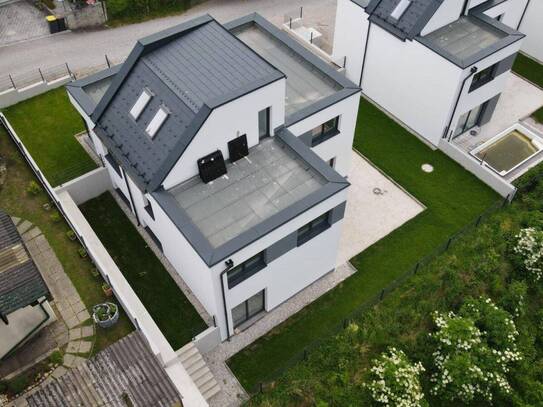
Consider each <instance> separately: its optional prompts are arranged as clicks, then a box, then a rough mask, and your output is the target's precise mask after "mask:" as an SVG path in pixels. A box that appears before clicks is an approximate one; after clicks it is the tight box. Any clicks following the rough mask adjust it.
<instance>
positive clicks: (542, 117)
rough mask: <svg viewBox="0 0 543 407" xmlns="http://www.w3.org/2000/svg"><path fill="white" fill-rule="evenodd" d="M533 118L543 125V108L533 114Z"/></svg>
mask: <svg viewBox="0 0 543 407" xmlns="http://www.w3.org/2000/svg"><path fill="white" fill-rule="evenodd" d="M532 116H533V118H534V119H536V120H537V121H538V122H539V123H541V124H543V107H542V108H540V109H539V110H537V111H536V112H535V113H534V114H532Z"/></svg>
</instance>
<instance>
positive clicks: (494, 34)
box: [419, 14, 524, 67]
mask: <svg viewBox="0 0 543 407" xmlns="http://www.w3.org/2000/svg"><path fill="white" fill-rule="evenodd" d="M523 36H524V35H523V34H521V33H519V32H518V31H515V30H512V29H510V28H508V27H506V26H504V25H503V24H501V23H499V22H498V21H496V20H494V19H492V18H490V17H488V16H486V15H482V14H477V15H476V16H471V15H469V16H464V17H460V18H459V19H458V20H456V21H454V22H452V23H450V24H447V25H446V26H444V27H442V28H440V29H438V30H436V31H434V32H432V33H430V34H428V35H426V36H424V37H419V40H420V41H421V42H422V43H423V44H425V45H427V46H428V47H430V48H431V49H433V50H434V51H435V52H437V53H438V54H440V55H442V56H443V57H445V58H447V59H449V60H451V61H452V62H453V63H455V64H457V65H459V66H461V67H467V66H469V65H471V64H473V63H476V62H478V61H480V60H481V59H483V58H486V57H487V56H489V55H491V54H493V53H494V52H496V51H498V50H499V49H501V48H503V47H506V46H507V45H510V44H512V43H513V42H515V41H517V40H519V39H521V38H522V37H523Z"/></svg>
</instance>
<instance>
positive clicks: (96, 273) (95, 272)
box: [91, 267, 100, 278]
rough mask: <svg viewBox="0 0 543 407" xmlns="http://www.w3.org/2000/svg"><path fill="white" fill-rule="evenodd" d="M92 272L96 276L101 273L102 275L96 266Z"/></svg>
mask: <svg viewBox="0 0 543 407" xmlns="http://www.w3.org/2000/svg"><path fill="white" fill-rule="evenodd" d="M91 274H92V276H93V277H94V278H97V277H98V276H99V275H100V272H99V271H98V269H97V268H96V267H93V268H92V269H91Z"/></svg>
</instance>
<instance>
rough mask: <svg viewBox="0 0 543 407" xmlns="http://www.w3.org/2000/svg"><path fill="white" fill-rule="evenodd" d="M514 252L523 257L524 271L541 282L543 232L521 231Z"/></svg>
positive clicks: (529, 229) (533, 230) (542, 270)
mask: <svg viewBox="0 0 543 407" xmlns="http://www.w3.org/2000/svg"><path fill="white" fill-rule="evenodd" d="M513 250H514V252H515V253H516V254H518V255H519V256H520V257H521V260H522V264H523V266H524V270H525V271H527V272H528V273H529V275H530V276H531V278H532V279H533V280H535V281H538V280H540V279H541V277H542V276H543V231H541V230H536V229H534V228H525V229H521V231H520V233H519V234H518V235H517V244H516V246H515V247H514V249H513Z"/></svg>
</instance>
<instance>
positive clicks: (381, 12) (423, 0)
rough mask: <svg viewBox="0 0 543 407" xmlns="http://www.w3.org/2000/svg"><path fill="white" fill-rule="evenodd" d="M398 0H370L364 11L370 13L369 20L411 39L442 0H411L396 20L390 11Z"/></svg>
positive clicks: (426, 22) (397, 34) (420, 29)
mask: <svg viewBox="0 0 543 407" xmlns="http://www.w3.org/2000/svg"><path fill="white" fill-rule="evenodd" d="M400 1H401V0H371V2H370V3H369V4H368V6H367V7H366V12H367V13H368V14H369V15H370V21H372V22H374V23H375V24H377V25H379V26H381V27H382V28H384V29H385V30H387V31H389V32H390V33H392V34H393V35H395V36H397V37H399V38H401V39H402V40H405V39H410V40H411V39H413V38H415V37H416V36H417V35H419V34H420V33H421V31H422V30H423V28H424V27H425V26H426V24H428V22H429V21H430V19H431V18H432V16H433V15H434V13H435V12H436V11H437V9H438V8H439V6H441V4H442V3H443V0H411V4H410V5H409V7H408V8H407V10H406V11H405V12H404V13H403V15H402V16H401V17H400V18H399V19H398V20H397V19H395V18H393V17H391V13H392V12H393V11H394V9H395V8H396V6H397V5H398V4H399V3H400ZM357 4H358V2H357Z"/></svg>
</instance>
